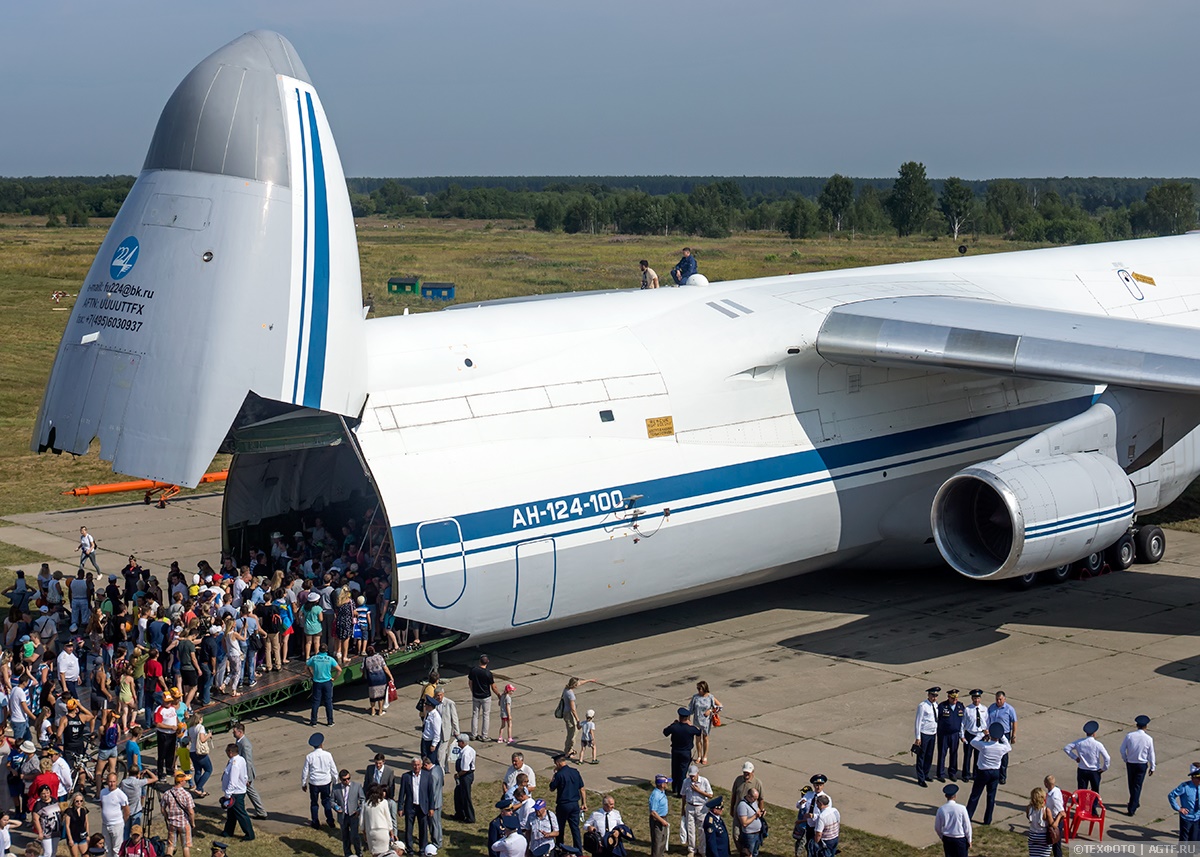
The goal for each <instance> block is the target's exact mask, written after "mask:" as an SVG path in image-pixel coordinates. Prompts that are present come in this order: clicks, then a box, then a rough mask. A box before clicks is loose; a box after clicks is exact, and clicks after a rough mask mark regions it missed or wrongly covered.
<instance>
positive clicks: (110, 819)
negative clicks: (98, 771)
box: [100, 773, 129, 857]
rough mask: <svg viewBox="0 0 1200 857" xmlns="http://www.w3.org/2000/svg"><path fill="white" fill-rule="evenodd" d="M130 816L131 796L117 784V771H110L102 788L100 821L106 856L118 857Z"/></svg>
mask: <svg viewBox="0 0 1200 857" xmlns="http://www.w3.org/2000/svg"><path fill="white" fill-rule="evenodd" d="M128 818H129V798H128V796H127V795H126V794H125V792H123V791H121V789H120V787H119V786H118V785H117V775H116V773H110V774H109V775H108V779H107V780H106V781H105V786H104V788H102V789H101V790H100V823H101V825H102V826H103V829H102V831H101V832H102V833H103V834H104V851H105V855H106V857H117V852H118V851H119V850H120V848H121V843H122V842H124V841H125V822H126V820H128Z"/></svg>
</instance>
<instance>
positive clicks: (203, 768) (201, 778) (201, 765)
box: [192, 756, 213, 792]
mask: <svg viewBox="0 0 1200 857" xmlns="http://www.w3.org/2000/svg"><path fill="white" fill-rule="evenodd" d="M192 766H193V767H195V769H196V772H195V774H194V777H195V781H196V782H195V785H196V791H201V792H202V791H204V784H205V783H207V782H208V778H209V777H211V776H212V772H213V771H212V762H211V761H210V760H209V758H208V756H192Z"/></svg>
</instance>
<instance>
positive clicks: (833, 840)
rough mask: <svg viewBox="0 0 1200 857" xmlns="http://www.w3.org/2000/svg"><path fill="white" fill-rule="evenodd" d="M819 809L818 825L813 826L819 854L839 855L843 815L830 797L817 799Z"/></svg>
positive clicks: (822, 796) (814, 839) (825, 796)
mask: <svg viewBox="0 0 1200 857" xmlns="http://www.w3.org/2000/svg"><path fill="white" fill-rule="evenodd" d="M817 809H818V810H819V811H818V813H817V823H816V824H815V825H814V826H813V842H814V843H816V849H817V853H818V854H837V846H838V836H840V835H841V829H842V814H841V813H840V812H838V811H837V809H835V808H834V807H833V805H832V803H831V801H830V800H829V795H821V796H820V797H818V798H817Z"/></svg>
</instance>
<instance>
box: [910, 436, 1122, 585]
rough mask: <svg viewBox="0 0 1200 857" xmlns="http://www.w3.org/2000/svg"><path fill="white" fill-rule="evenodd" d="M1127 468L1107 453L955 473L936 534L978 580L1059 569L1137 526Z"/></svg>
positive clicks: (944, 491)
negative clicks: (1126, 472) (1135, 524)
mask: <svg viewBox="0 0 1200 857" xmlns="http://www.w3.org/2000/svg"><path fill="white" fill-rule="evenodd" d="M1134 506H1135V502H1134V490H1133V485H1132V483H1131V482H1130V481H1129V477H1128V476H1126V475H1125V471H1123V470H1122V469H1121V467H1120V466H1119V465H1118V464H1117V463H1116V462H1115V461H1114V460H1112V459H1111V458H1109V457H1108V456H1106V455H1104V454H1102V453H1099V452H1076V453H1070V454H1063V455H1050V456H1047V457H1045V458H1044V459H1041V460H1035V461H1029V460H1022V459H1019V458H1008V457H1004V458H1000V459H996V460H993V461H986V462H983V463H981V464H977V465H973V466H971V467H968V468H966V469H964V470H962V471H960V472H958V473H956V474H955V475H954V476H952V477H950V478H949V479H948V480H946V482H945V483H944V484H943V485H942V487H941V488H940V489H939V490H938V492H937V495H936V496H935V497H934V501H933V510H932V515H931V517H932V524H933V537H934V540H935V542H936V543H937V547H938V550H940V551H941V553H942V556H943V557H944V558H945V559H946V562H948V563H950V565H951V566H952V567H953V568H954V569H955V570H956V571H958V572H959V573H961V574H964V575H966V576H967V577H971V578H975V579H977V580H989V579H990V580H1001V579H1004V578H1010V577H1020V576H1022V575H1025V574H1029V573H1031V572H1036V571H1042V570H1044V569H1048V568H1055V567H1057V566H1060V565H1065V564H1067V563H1070V562H1074V561H1075V560H1078V559H1082V558H1083V557H1086V556H1088V555H1089V554H1091V553H1095V552H1098V551H1102V550H1104V549H1105V548H1107V547H1108V546H1109V545H1111V544H1113V543H1114V542H1116V541H1117V540H1118V539H1119V538H1121V536H1122V535H1123V534H1124V533H1125V532H1126V531H1127V530H1128V529H1129V527H1130V526H1131V524H1132V523H1133V514H1134Z"/></svg>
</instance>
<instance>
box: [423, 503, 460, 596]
mask: <svg viewBox="0 0 1200 857" xmlns="http://www.w3.org/2000/svg"><path fill="white" fill-rule="evenodd" d="M417 547H418V548H419V549H420V551H421V588H422V589H423V590H424V592H425V600H426V601H428V602H429V605H430V606H431V607H435V608H437V609H439V610H445V609H446V608H448V607H453V606H454V605H455V604H457V603H458V600H459V599H460V598H462V597H463V593H464V592H466V591H467V555H466V551H465V549H464V548H463V540H462V528H461V527H459V525H458V521H456V520H455V519H454V518H442V519H440V520H437V521H425V522H424V523H421V524H418V525H417Z"/></svg>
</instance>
